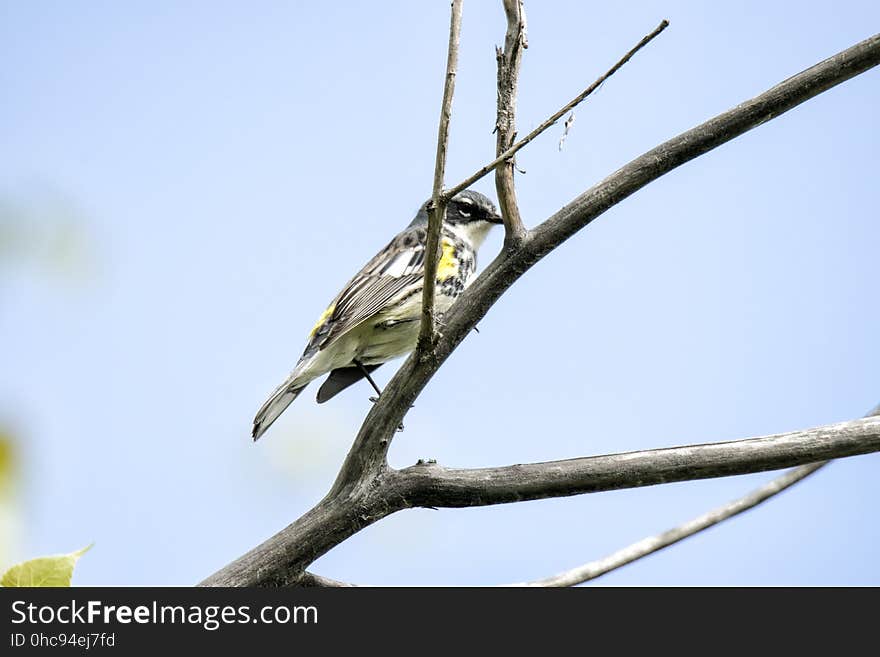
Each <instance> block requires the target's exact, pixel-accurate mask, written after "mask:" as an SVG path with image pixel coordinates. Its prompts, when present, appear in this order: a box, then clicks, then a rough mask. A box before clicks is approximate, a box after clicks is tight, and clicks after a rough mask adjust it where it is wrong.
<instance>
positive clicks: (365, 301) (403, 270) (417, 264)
mask: <svg viewBox="0 0 880 657" xmlns="http://www.w3.org/2000/svg"><path fill="white" fill-rule="evenodd" d="M423 232H424V231H419V230H412V229H411V230H408V231H404V232H403V233H401V234H400V235H398V236H397V237H395V238H394V239H393V240H392V241H391V243H389V244H388V246H386V247H385V248H384V249H382V251H380V252H379V253H378V254H377V255H376V256H375V257H374V258H373V259H372V260H370V262H368V263H367V264H366V266H365V267H364V268H363V269H362V270H361V271H360V272H359V273H358V275H357V276H355V277H354V278H353V279H351V280H350V281H349V282H348V284H347V285H346V286H345V287H344V288H343V290H342V292H340V293H339V295H338V296H337V297H336V299H335V300H334V301H333V303H332V304H330V307H329V308H328V309H327V310H325V311H324V314H323V315H322V316H321V319H319V320H318V323H317V324H316V325H315V328H314V329H313V330H312V335H311V339H310V340H309V345H308V347H306V351H307V352H308V351H309V350H312V349H318V350H321V349H325V348H326V347H327V346H329V345H330V344H331V343H332V342H333V341H334V340H335V339H337V338H338V337H339V336H341V335H343V334H344V333H346V332H347V331H349V330H351V329H353V328H354V327H355V326H357V325H358V324H360V323H361V322H363V321H364V320H366V319H368V318H369V317H372V316H373V315H375V314H376V313H377V312H379V311H380V310H382V309H383V308H385V307H386V306H390V305H393V304H394V303H396V302H397V301H399V300H400V299H402V298H403V297H404V296H407V295H409V294H411V293H412V292H414V291H415V290H416V289H419V288H421V283H422V277H423V275H424V271H425V244H424V239H420V238H421V237H422V234H423Z"/></svg>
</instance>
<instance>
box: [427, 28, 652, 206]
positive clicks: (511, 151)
mask: <svg viewBox="0 0 880 657" xmlns="http://www.w3.org/2000/svg"><path fill="white" fill-rule="evenodd" d="M668 26H669V21H667V20H663V21H662V22H661V23H660V25H658V26H657V27H656V29H655V30H654V31H653V32H651V33H650V34H648V35H647V36H646V37H645V38H643V39H642V40H641V41H639V42H638V44H636V45H635V47H634V48H633V49H632V50H630V51H629V52H628V53H626V55H624V56H623V57H622V58H621V59H620V61H618V62H617V63H616V64H615V65H614V66H612V67H611V68H610V69H608V70H607V71H606V72H605V74H604V75H602V76H601V77H600V78H598V79H597V80H596V81H595V82H594V83H593V84H591V85H590V86H589V87H587V88H586V89H584V90H583V91H582V92H581V93H579V94H578V95H577V96H575V97H574V98H573V99H572V100H571V101H570V102H568V103H566V104H565V105H564V106H563V107H562V108H561V109H560V110H558V111H557V112H556V113H555V114H553V116H551V117H550V118H549V119H547V120H546V121H544V123H542V124H541V125H539V126H538V127H537V128H535V129H534V130H532V131H531V132H530V133H529V134H528V135H526V136H525V137H523V138H522V139H520V140H519V141H518V142H516V143H515V144H514V145H513V146H511V147H510V148H508V149H507V150H506V151H504V152H503V153H502V154H501V155H499V156H498V157H496V158H495V159H494V160H492V161H491V162H489V164H487V165H486V166H484V167H482V168H480V169H479V170H478V171H477V172H476V173H474V174H472V175H470V176H468V177H467V178H465V179H464V180H463V181H461V182H460V183H458V184H457V185H455V186H454V187H450V188H449V189H447V190H446V192H445V193H444V196H445V197H446V198H452V197H453V196H455V195H456V194H458V193H459V192H460V191H461V190H463V189H467V188H468V187H470V186H471V185H473V184H474V183H475V182H477V181H478V180H480V179H481V178H483V177H484V176H486V174H488V173H489V172H490V171H492V170H493V169H495V168H496V167H497V166H498V165H499V164H501V163H502V162H506V161H507V160H509V159H510V158H512V157H513V156H514V155H516V153H517V152H518V151H519V150H520V149H521V148H522V147H523V146H525V145H526V144H528V143H529V142H530V141H532V140H533V139H535V137H537V136H538V135H540V134H541V133H542V132H544V131H545V130H546V129H547V128H549V127H550V126H552V125H553V124H555V123H556V122H557V121H558V120H559V119H560V118H562V116H563V115H564V114H565V113H566V112H567V111H569V110H570V109H573V108H574V107H576V106H577V105H579V104H580V103H581V102H582V101H583V100H584V99H585V98H586V97H587V96H589V95H590V94H592V93H593V92H594V91H596V89H598V88H599V87H600V86H601V85H602V83H603V82H605V80H607V79H608V78H610V77H611V76H612V75H614V74H615V73H616V72H617V71H618V70H620V68H621V67H622V66H623V65H624V64H626V63H627V62H628V61H629V60H630V59H632V56H633V55H635V54H636V53H637V52H638V51H639V50H641V49H642V48H644V47H645V46H646V45H648V43H649V42H650V41H651V40H653V39H654V37H656V36H657V35H658V34H660V33H661V32H662V31H663V30H665V29H666V28H667V27H668Z"/></svg>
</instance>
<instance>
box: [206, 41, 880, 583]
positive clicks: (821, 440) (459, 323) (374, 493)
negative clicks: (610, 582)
mask: <svg viewBox="0 0 880 657" xmlns="http://www.w3.org/2000/svg"><path fill="white" fill-rule="evenodd" d="M878 63H880V35H875V36H873V37H871V38H869V39H866V40H865V41H862V42H861V43H858V44H856V45H854V46H852V47H851V48H848V49H846V50H844V51H842V52H841V53H838V54H837V55H835V56H833V57H831V58H829V59H827V60H825V61H823V62H821V63H819V64H816V65H815V66H813V67H811V68H809V69H807V70H806V71H803V72H802V73H799V74H797V75H795V76H793V77H791V78H789V79H787V80H785V81H784V82H781V83H780V84H778V85H776V86H775V87H773V88H772V89H770V90H768V91H766V92H764V93H763V94H761V95H759V96H757V97H755V98H753V99H751V100H749V101H746V102H744V103H742V104H741V105H739V106H737V107H735V108H733V109H731V110H729V111H727V112H724V113H723V114H720V115H719V116H717V117H715V118H713V119H711V120H709V121H707V122H706V123H703V124H702V125H699V126H697V127H696V128H693V129H691V130H688V131H687V132H685V133H682V134H681V135H679V136H677V137H675V138H673V139H671V140H669V141H667V142H666V143H664V144H661V145H660V146H658V147H656V148H654V149H652V150H651V151H649V152H647V153H645V154H644V155H642V156H640V157H638V158H636V159H635V160H633V161H632V162H630V163H629V164H627V165H625V166H624V167H622V168H621V169H619V170H618V171H616V172H615V173H613V174H611V175H610V176H608V177H607V178H606V179H605V180H603V181H601V182H600V183H598V184H596V185H594V186H593V187H591V188H590V189H589V190H587V191H586V192H585V193H584V194H582V195H581V196H579V197H578V198H576V199H574V200H573V201H572V202H571V203H569V204H568V205H566V206H565V207H564V208H562V209H561V210H559V211H558V212H557V213H556V214H554V215H553V216H552V217H550V218H549V219H548V220H546V221H545V222H544V223H542V224H541V225H539V226H538V227H537V228H536V229H535V230H533V231H529V232H527V233H526V234H525V237H524V238H523V240H522V242H521V243H520V244H519V245H517V246H515V247H513V248H508V249H505V250H503V251H502V253H501V254H499V256H498V257H497V258H496V259H495V260H494V261H493V262H492V263H491V264H490V265H489V266H488V267H487V268H486V270H485V271H483V272H482V274H480V276H479V277H478V278H477V279H476V280H475V281H474V283H473V284H472V285H470V286H469V288H468V289H467V290H466V291H465V292H464V294H463V295H462V296H461V297H460V298H459V299H458V300H457V301H456V303H455V304H454V305H453V306H452V308H451V309H450V310H449V312H448V313H446V315H445V317H444V324H445V327H444V331H443V334H442V335H441V336H439V339H438V340H437V342H436V344H435V347H434V350H433V355H434V357H433V358H431V359H423V358H420V357H419V355H418V354H414V355H413V356H410V357H409V358H408V359H407V360H406V361H405V362H404V364H403V365H402V366H401V368H400V369H399V370H398V372H397V373H396V374H395V376H394V377H393V378H392V379H391V381H390V382H389V383H388V385H387V386H386V387H385V390H384V392H383V394H382V395H381V397H380V399H379V402H378V403H376V404H375V405H374V406H373V407H372V408H371V409H370V412H369V413H368V414H367V417H366V419H365V421H364V423H363V425H362V427H361V429H360V431H359V433H358V436H357V437H356V439H355V441H354V444H353V446H352V448H351V450H350V451H349V454H348V456H347V457H346V460H345V462H344V463H343V466H342V468H341V470H340V473H339V475H338V477H337V479H336V482H335V483H334V485H333V487H332V488H331V490H330V492H329V493H328V495H327V496H326V497H325V498H324V499H323V500H322V501H321V502H319V503H318V505H317V506H316V507H315V508H313V509H312V510H311V511H309V512H308V513H306V514H305V515H304V516H303V517H301V518H300V519H298V520H297V521H295V522H294V523H293V524H292V525H290V526H289V527H288V528H286V529H284V530H282V531H281V532H279V533H278V534H276V535H275V536H273V537H272V538H270V539H269V540H268V541H266V542H265V543H263V544H262V545H260V546H258V547H256V548H254V549H253V550H251V551H250V552H249V553H248V554H246V555H244V556H243V557H241V558H239V559H237V560H236V561H234V562H233V563H231V564H230V565H228V566H226V567H225V568H223V569H221V570H220V571H218V572H217V573H215V574H214V575H212V576H211V577H209V578H208V579H207V580H205V581H204V582H203V584H204V585H227V586H248V585H251V586H252V585H281V584H292V583H296V582H298V581H299V580H300V578H301V577H303V574H304V569H305V568H306V567H307V566H308V565H309V564H310V563H311V562H312V561H314V559H316V558H317V557H319V556H320V555H322V554H324V553H325V552H326V551H327V550H329V549H330V548H332V547H333V546H335V545H338V544H339V543H340V542H341V541H343V540H345V539H346V538H348V537H349V536H351V535H352V534H354V533H355V532H357V531H359V530H360V529H362V528H363V527H365V526H367V525H369V524H371V523H372V522H375V521H376V520H378V519H380V518H382V517H384V516H386V515H389V514H390V513H393V512H395V511H397V510H400V509H401V508H405V507H406V506H408V505H411V504H413V503H419V502H421V501H426V500H428V499H432V500H433V501H435V502H436V499H437V497H438V496H437V495H435V494H434V492H432V491H434V489H435V488H436V489H437V490H439V491H440V493H441V496H440V498H441V499H443V500H445V501H446V505H448V506H473V505H475V504H478V503H480V502H479V500H478V499H477V496H478V495H485V496H486V497H485V499H486V500H487V502H486V503H493V504H495V503H502V502H510V501H516V500H519V499H539V498H544V497H550V496H553V495H572V494H577V493H578V492H595V491H598V490H611V489H615V488H624V487H631V486H643V485H648V484H653V483H663V482H666V481H683V480H685V479H699V478H705V477H713V476H727V475H731V474H743V473H746V472H757V471H762V470H768V469H773V468H781V467H789V466H792V465H798V464H801V463H808V462H811V461H816V460H824V459H828V458H838V457H840V456H847V455H852V454H862V453H867V452H869V451H876V450H877V449H880V435H878V429H877V426H876V423H877V420H858V421H855V422H854V423H844V424H849V425H850V426H847V427H843V426H840V427H838V429H839V431H837V430H835V431H832V432H831V433H829V434H823V435H819V436H817V435H814V436H813V437H812V438H811V439H810V443H809V444H810V447H809V448H807V449H806V450H805V449H804V448H803V447H802V446H801V445H799V444H798V442H797V441H796V440H795V441H794V442H791V443H789V444H787V446H786V447H785V448H784V449H781V450H779V449H776V450H774V449H772V447H773V445H772V441H770V443H768V442H767V441H768V439H766V438H765V439H759V441H763V443H761V445H763V448H761V447H755V446H754V445H749V444H740V445H739V447H741V448H742V449H743V450H745V452H744V453H739V454H738V453H737V450H736V449H731V448H730V446H731V443H726V444H724V443H723V444H721V445H717V446H715V445H702V446H696V447H687V448H676V450H654V451H652V452H650V453H649V454H650V457H649V458H648V457H646V453H635V454H629V455H616V456H610V457H593V458H592V459H575V460H573V461H572V462H558V463H557V464H556V465H558V466H559V467H561V468H562V472H563V474H564V475H565V476H566V480H567V481H568V483H569V484H570V485H569V486H568V487H567V488H566V487H565V486H560V485H559V484H558V483H554V481H547V479H546V477H545V478H544V479H542V478H541V475H542V470H541V467H542V465H544V466H546V465H547V464H536V465H532V466H511V468H512V469H505V468H488V469H482V470H472V471H460V470H446V469H440V468H438V469H434V468H430V467H426V468H422V469H421V470H419V469H418V466H416V469H414V468H407V469H405V470H403V471H400V472H397V471H394V470H392V469H390V468H389V467H388V465H387V463H386V455H387V451H388V447H389V445H390V441H391V439H392V438H393V436H394V433H395V431H396V429H397V426H398V425H399V424H400V422H401V421H402V420H403V417H404V415H405V414H406V412H407V410H408V409H409V407H410V405H411V404H412V403H413V401H414V400H415V398H416V397H417V396H418V395H419V394H420V393H421V391H422V390H423V389H424V387H425V386H426V385H427V383H428V381H429V380H430V379H431V377H432V376H433V375H434V373H435V372H436V371H437V370H438V369H439V367H440V366H441V365H442V364H443V362H444V361H445V360H446V358H447V357H448V356H449V354H450V353H452V351H453V350H454V349H455V348H456V347H457V346H458V344H459V343H460V342H461V341H462V340H463V339H464V337H465V336H466V335H468V334H469V333H470V331H471V329H472V328H473V327H474V326H475V325H476V323H477V322H478V321H479V320H480V319H481V318H482V317H483V316H484V315H485V314H486V312H488V310H489V308H491V307H492V305H493V304H494V303H495V302H496V301H497V300H498V298H499V297H500V296H501V295H502V294H503V293H504V292H505V291H506V290H507V289H508V288H509V287H510V286H511V285H513V283H514V282H515V281H516V280H517V279H518V278H519V277H520V276H522V274H523V273H525V272H526V271H527V270H528V269H529V268H530V267H531V266H532V265H534V264H535V263H536V262H538V261H539V260H540V259H541V258H543V257H544V256H545V255H547V254H548V253H549V252H550V251H552V250H553V249H555V248H556V247H558V246H559V245H560V244H561V243H562V242H564V241H565V240H566V239H568V237H570V236H571V235H573V234H574V233H575V232H577V231H578V230H580V229H581V228H583V227H584V226H586V225H587V224H589V223H590V222H591V221H593V220H594V219H595V218H596V217H598V216H599V215H601V214H602V213H604V212H605V211H606V210H608V209H609V208H611V207H613V206H614V205H616V204H617V203H619V202H620V201H622V200H623V199H625V198H626V197H627V196H629V195H630V194H632V193H634V192H635V191H637V190H638V189H641V188H642V187H644V186H645V185H647V184H648V183H649V182H652V181H653V180H656V179H658V178H660V177H661V176H663V175H664V174H665V173H668V172H669V171H672V170H673V169H675V168H676V167H678V166H680V165H681V164H683V163H685V162H688V161H690V160H692V159H694V158H695V157H698V156H699V155H702V154H703V153H706V152H708V151H710V150H712V149H713V148H716V147H717V146H720V145H721V144H724V143H726V142H727V141H730V140H731V139H734V138H735V137H737V136H739V135H741V134H743V133H745V132H747V131H748V130H751V129H752V128H754V127H757V126H759V125H761V124H763V123H765V122H767V121H769V120H771V119H773V118H776V117H777V116H779V115H781V114H783V113H784V112H786V111H788V110H790V109H792V108H793V107H796V106H797V105H799V104H800V103H802V102H805V101H806V100H809V99H810V98H813V97H814V96H816V95H818V94H820V93H822V92H824V91H826V90H828V89H830V88H831V87H833V86H835V85H837V84H840V83H842V82H844V81H846V80H849V79H850V78H852V77H853V76H855V75H858V74H859V73H862V72H864V71H866V70H868V69H870V68H872V67H874V66H876V65H877V64H878ZM871 422H874V423H875V424H874V425H871ZM860 423H861V424H860ZM826 429H827V428H826ZM799 433H800V432H799ZM786 436H788V437H789V438H791V437H792V436H793V434H782V435H781V436H779V437H777V438H779V439H780V440H782V441H783V442H784V441H785V439H786V438H785V437H786ZM771 438H772V437H771ZM862 440H863V441H864V443H862V442H860V441H862ZM831 444H833V445H835V447H833V448H832V447H829V445H831ZM776 447H779V445H776ZM753 448H754V449H753ZM685 454H686V455H687V456H688V457H690V456H699V457H700V461H699V465H697V464H695V463H693V462H684V461H682V460H681V458H682V457H684V456H685ZM749 455H751V456H753V457H754V460H750V459H749ZM713 457H717V460H713ZM646 458H647V460H646ZM603 459H604V460H603ZM554 467H555V466H554ZM621 467H623V468H624V472H623V473H621V472H618V471H614V470H613V468H621ZM431 471H433V474H432V473H431ZM441 472H442V473H443V474H445V475H446V476H445V477H444V478H442V479H438V478H437V476H436V475H437V474H438V473H441ZM546 473H547V469H546V467H545V468H544V472H543V474H544V475H546ZM590 473H592V475H595V477H594V478H590V477H589V475H590ZM496 477H497V478H496ZM541 482H543V483H544V484H547V485H548V486H549V488H547V489H543V490H542V489H541V488H540V485H539V484H540V483H541ZM476 484H479V485H480V486H485V488H486V489H485V490H483V489H482V488H481V489H478V488H476V487H475V485H476ZM514 484H517V485H518V484H521V485H522V487H521V488H517V489H515V488H513V487H512V486H513V485H514ZM399 492H402V493H404V495H398V494H396V493H399Z"/></svg>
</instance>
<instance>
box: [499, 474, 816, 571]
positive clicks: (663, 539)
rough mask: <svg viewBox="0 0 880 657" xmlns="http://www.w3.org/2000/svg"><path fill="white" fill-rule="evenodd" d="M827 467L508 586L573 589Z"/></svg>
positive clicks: (789, 476) (775, 482) (776, 482)
mask: <svg viewBox="0 0 880 657" xmlns="http://www.w3.org/2000/svg"><path fill="white" fill-rule="evenodd" d="M826 465H828V462H827V461H825V462H824V463H813V464H810V465H804V466H802V467H800V468H795V469H794V470H789V471H788V472H786V473H785V474H784V475H782V476H781V477H777V478H776V479H773V480H772V481H770V482H769V483H767V484H765V485H763V486H761V487H760V488H757V489H755V490H753V491H752V492H750V493H749V494H748V495H745V496H743V497H741V498H739V499H738V500H734V501H733V502H729V503H728V504H725V505H724V506H720V507H718V508H716V509H713V510H711V511H709V512H708V513H705V514H703V515H701V516H699V517H697V518H694V519H693V520H690V521H689V522H686V523H684V524H683V525H680V526H678V527H675V528H673V529H670V530H668V531H665V532H663V533H662V534H658V535H656V536H649V537H647V538H643V539H642V540H640V541H638V542H637V543H633V544H632V545H628V546H627V547H625V548H623V549H621V550H618V551H616V552H613V553H612V554H609V555H608V556H607V557H603V558H602V559H597V560H596V561H591V562H589V563H586V564H584V565H582V566H578V567H577V568H572V569H571V570H567V571H565V572H563V573H559V574H557V575H553V576H552V577H547V578H545V579H538V580H534V581H532V582H525V583H522V584H512V585H511V586H576V585H577V584H582V583H584V582H586V581H588V580H591V579H595V578H597V577H599V576H601V575H604V574H606V573H608V572H610V571H612V570H615V569H617V568H620V567H622V566H625V565H627V564H629V563H632V562H633V561H636V560H637V559H641V558H642V557H646V556H648V555H649V554H652V553H654V552H657V551H658V550H662V549H663V548H665V547H669V546H670V545H673V544H674V543H678V542H679V541H683V540H684V539H686V538H688V537H689V536H693V535H694V534H697V533H699V532H701V531H703V530H705V529H708V528H709V527H712V526H714V525H717V524H718V523H719V522H722V521H724V520H727V519H728V518H732V517H733V516H735V515H737V514H740V513H742V512H743V511H748V510H749V509H751V508H754V507H756V506H758V505H759V504H761V503H762V502H766V501H767V500H768V499H770V498H771V497H773V496H774V495H777V494H779V493H781V492H782V491H784V490H786V489H788V488H790V487H791V486H794V485H795V484H796V483H797V482H799V481H801V480H803V479H804V478H806V477H809V476H810V475H811V474H813V473H814V472H816V471H817V470H819V469H820V468H822V467H824V466H826Z"/></svg>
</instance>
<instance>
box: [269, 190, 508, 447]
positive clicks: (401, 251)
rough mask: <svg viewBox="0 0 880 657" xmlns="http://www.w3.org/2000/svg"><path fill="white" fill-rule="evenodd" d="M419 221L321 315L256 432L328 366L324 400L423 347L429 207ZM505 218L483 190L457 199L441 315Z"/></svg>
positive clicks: (440, 288) (445, 254) (449, 213)
mask: <svg viewBox="0 0 880 657" xmlns="http://www.w3.org/2000/svg"><path fill="white" fill-rule="evenodd" d="M430 202H431V201H430V200H428V201H426V202H425V203H424V204H422V206H421V208H419V211H418V213H417V214H416V217H415V219H413V221H412V223H410V225H409V226H407V227H406V228H405V229H404V230H403V232H401V233H399V234H398V235H397V236H396V237H395V238H394V239H393V240H391V242H390V243H389V244H388V246H386V247H385V248H384V249H382V250H381V251H379V253H378V254H376V256H375V257H374V258H373V259H372V260H370V261H369V262H368V263H367V264H366V265H364V268H363V269H361V270H360V271H359V272H358V273H357V275H356V276H355V277H354V278H352V279H351V280H350V281H349V282H348V284H347V285H346V286H345V287H344V288H343V289H342V291H341V292H340V293H339V294H338V295H337V296H336V298H335V299H334V300H333V302H332V303H331V304H330V305H329V306H328V307H327V309H326V310H325V311H324V312H323V313H322V314H321V316H320V318H318V322H317V324H315V326H314V328H313V329H312V331H311V333H310V334H309V341H308V344H306V349H305V351H304V352H303V355H302V357H301V358H300V359H299V362H298V363H297V364H296V366H295V367H294V368H293V371H292V372H291V373H290V376H288V377H287V379H286V380H285V381H284V383H282V384H281V385H280V386H278V388H276V389H275V392H273V393H272V395H271V396H270V397H269V399H268V400H266V403H265V404H263V406H262V407H261V408H260V410H259V411H258V412H257V415H256V417H255V418H254V428H253V438H254V440H257V439H258V438H259V437H260V436H262V435H263V433H265V431H266V429H268V428H269V427H270V426H271V425H272V423H273V422H274V421H275V420H277V419H278V416H279V415H281V413H283V412H284V409H286V408H287V407H288V406H289V405H290V404H291V402H293V400H294V399H296V398H297V396H298V395H299V394H300V393H301V392H302V391H303V388H305V387H306V386H307V385H308V384H309V383H311V382H312V381H313V380H314V379H317V378H318V377H320V376H323V375H324V374H326V373H327V372H330V376H329V377H327V380H326V381H324V383H323V385H321V387H320V388H319V389H318V396H317V401H318V403H319V404H322V403H324V402H325V401H327V400H328V399H330V398H332V397H333V396H335V395H336V394H337V393H339V392H341V391H342V390H344V389H345V388H347V387H349V386H350V385H352V384H354V383H357V382H358V381H360V380H361V379H363V378H366V379H367V380H368V381H369V382H370V385H372V386H373V388H374V389H375V391H376V393H377V394H381V391H380V390H379V388H378V387H377V386H376V384H375V382H374V381H373V379H372V378H371V377H370V373H371V372H372V371H373V370H375V369H376V368H377V367H379V366H380V365H381V364H382V363H385V362H387V361H389V360H393V359H394V358H398V357H400V356H403V355H405V354H407V353H409V352H410V351H412V350H413V349H414V348H415V346H416V341H417V339H418V335H419V326H420V322H421V308H422V283H423V279H424V271H425V241H426V238H427V231H428V205H429V204H430ZM500 223H501V216H500V215H499V214H498V210H497V209H496V208H495V205H494V204H493V203H492V201H491V200H489V199H488V198H487V197H486V196H484V195H483V194H480V193H479V192H474V191H471V190H465V191H463V192H461V193H459V194H456V195H455V196H454V197H453V198H452V199H450V201H449V203H448V205H447V206H446V220H445V221H444V222H443V226H442V230H441V234H440V238H441V239H440V254H439V261H438V263H437V287H436V292H435V299H434V304H435V308H436V311H437V312H438V313H443V312H445V311H446V310H448V309H449V307H450V306H451V305H452V302H453V301H455V299H456V298H457V297H458V296H459V295H461V293H462V292H464V289H465V287H467V285H468V283H470V281H471V280H472V279H473V276H474V271H475V270H476V267H477V250H478V249H479V248H480V245H481V244H482V243H483V240H485V239H486V235H488V233H489V230H490V229H491V228H492V226H494V225H497V224H500Z"/></svg>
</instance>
